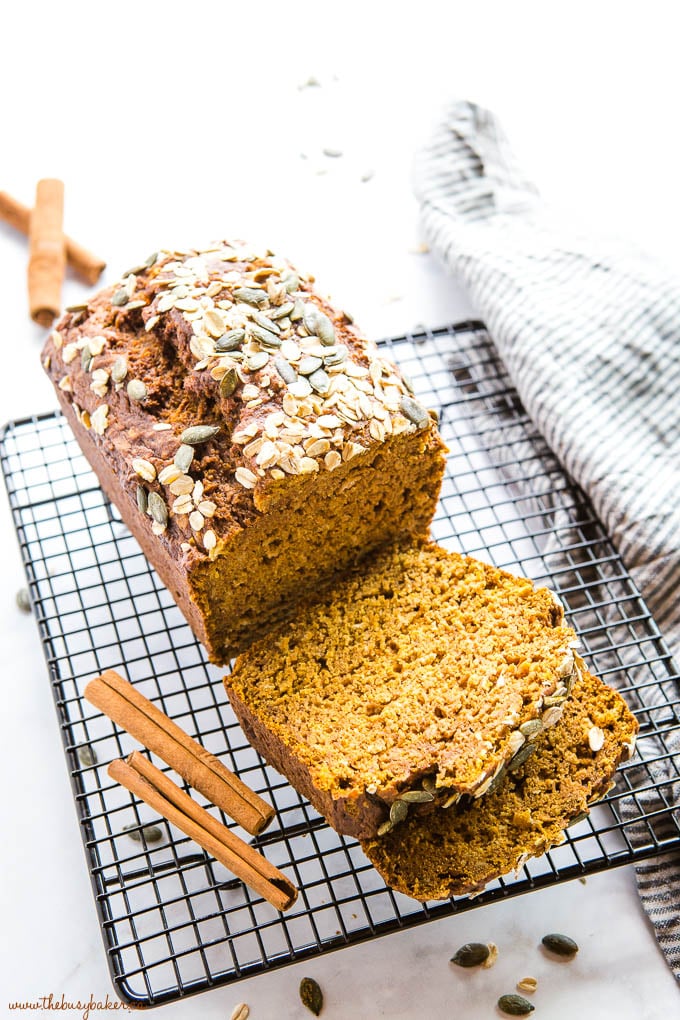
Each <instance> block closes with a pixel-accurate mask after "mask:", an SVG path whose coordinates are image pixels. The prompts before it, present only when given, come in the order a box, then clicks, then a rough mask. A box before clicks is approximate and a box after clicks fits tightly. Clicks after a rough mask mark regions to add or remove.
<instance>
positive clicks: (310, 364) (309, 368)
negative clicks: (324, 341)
mask: <svg viewBox="0 0 680 1020" xmlns="http://www.w3.org/2000/svg"><path fill="white" fill-rule="evenodd" d="M322 366H323V361H322V360H321V358H315V357H314V355H313V354H305V356H304V357H303V358H300V364H299V365H298V372H299V373H300V375H311V374H312V372H316V371H317V370H318V369H320V368H321V367H322Z"/></svg>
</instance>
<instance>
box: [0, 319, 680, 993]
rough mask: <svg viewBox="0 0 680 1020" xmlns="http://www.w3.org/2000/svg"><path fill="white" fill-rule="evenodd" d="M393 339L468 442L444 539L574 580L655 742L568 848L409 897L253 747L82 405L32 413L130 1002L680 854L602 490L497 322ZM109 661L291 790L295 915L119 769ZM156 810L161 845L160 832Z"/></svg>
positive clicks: (281, 861)
mask: <svg viewBox="0 0 680 1020" xmlns="http://www.w3.org/2000/svg"><path fill="white" fill-rule="evenodd" d="M385 346H386V347H388V348H391V351H392V354H393V356H394V357H395V359H396V360H397V361H398V362H399V364H400V365H401V367H402V369H403V370H404V371H405V372H406V373H407V375H408V376H410V378H411V380H412V382H413V385H414V388H415V390H416V392H417V394H418V395H419V397H420V398H421V399H422V400H423V401H424V402H425V403H426V404H428V405H429V406H432V407H436V408H438V410H439V413H440V420H441V428H442V433H443V435H444V438H445V440H446V442H447V444H448V446H449V448H450V453H449V457H448V472H447V476H446V480H445V482H444V486H443V489H442V497H441V501H440V505H439V511H438V514H437V517H436V520H435V522H434V528H433V531H434V536H435V538H436V539H437V540H438V541H440V542H441V543H442V544H444V545H448V546H449V547H451V548H456V549H458V550H460V551H462V552H465V553H469V554H472V555H476V556H478V557H480V558H482V559H485V560H488V561H490V562H493V563H495V564H496V565H497V566H500V567H504V568H507V569H509V570H512V571H515V572H518V573H523V574H526V575H528V576H529V577H531V578H533V579H534V580H536V581H538V582H541V583H547V584H549V585H550V586H551V587H552V588H553V589H555V590H556V591H557V592H558V593H559V595H560V598H561V599H562V601H563V603H564V604H565V608H566V610H567V615H568V618H569V620H570V622H571V623H572V625H573V626H574V627H575V629H576V630H577V632H578V634H579V636H580V638H581V642H582V646H583V648H582V651H583V654H584V657H585V659H586V662H587V663H588V665H589V667H590V669H591V670H592V671H593V672H594V673H596V674H598V675H599V676H601V677H602V678H603V679H605V680H607V681H609V682H610V683H612V684H614V685H615V686H617V687H618V688H619V689H620V690H621V691H622V692H623V694H624V696H625V697H626V698H627V699H628V701H629V703H630V705H631V707H633V708H634V709H635V711H636V712H637V715H638V718H639V720H640V726H641V734H640V739H639V742H638V755H637V756H636V757H635V758H634V759H633V760H632V761H631V762H629V763H628V764H627V765H625V766H624V767H623V768H622V769H621V770H620V772H619V776H618V779H617V784H616V787H615V788H614V789H613V790H612V791H611V792H610V794H609V795H608V797H607V799H606V801H604V802H603V804H602V805H601V806H598V807H597V808H595V809H594V810H593V812H592V813H591V815H590V817H589V818H588V819H586V820H585V821H582V822H580V823H579V824H577V825H576V826H574V827H572V828H570V829H569V830H568V832H567V833H566V839H565V842H564V843H563V844H562V845H561V846H559V847H558V848H557V849H555V850H553V851H551V852H550V853H549V854H546V855H545V856H544V857H542V858H540V859H538V860H533V861H530V862H529V863H528V864H527V865H526V866H525V867H524V868H522V869H521V871H520V872H519V873H518V874H517V875H515V876H512V875H511V876H507V877H506V878H503V879H500V880H499V881H497V882H494V883H492V884H491V885H490V886H488V887H487V889H486V891H485V892H484V893H482V894H481V895H479V896H477V897H476V898H475V899H474V900H473V899H472V898H466V897H462V898H456V899H455V900H449V901H446V902H444V903H429V904H419V903H417V902H415V901H413V900H410V899H408V898H406V897H404V896H402V895H400V894H397V893H394V892H392V891H391V890H390V889H387V888H386V887H385V885H384V884H383V882H382V881H381V879H380V878H379V876H378V874H377V872H375V871H374V870H373V868H372V867H371V866H370V864H369V863H368V861H367V860H366V858H365V857H364V855H363V853H362V852H361V849H360V848H359V846H358V844H357V843H356V842H355V841H353V840H352V839H348V838H345V837H342V836H338V835H336V833H335V832H333V831H332V830H331V829H330V828H329V827H328V826H327V825H326V824H325V822H324V821H323V819H322V818H320V817H319V816H318V815H317V814H316V813H315V812H314V810H313V809H312V808H311V807H310V806H309V804H308V803H307V802H306V801H304V800H302V799H301V798H300V797H299V796H298V794H297V793H296V792H295V791H294V790H293V789H292V788H291V787H290V786H289V785H288V784H287V783H286V782H285V781H284V780H283V779H282V778H281V776H280V775H279V774H278V773H276V772H274V771H273V770H272V769H270V768H269V767H267V766H266V765H265V764H264V763H263V762H262V761H261V759H260V758H259V757H258V756H257V755H256V754H255V752H254V751H253V750H252V749H251V748H250V747H249V745H248V743H247V742H246V740H245V739H244V737H243V734H242V733H241V730H240V729H239V727H238V725H237V724H236V721H235V719H234V716H233V714H232V712H231V710H230V708H229V705H228V703H227V700H226V697H225V695H224V693H223V687H222V683H221V672H222V671H220V670H218V669H216V668H215V667H213V666H211V665H209V664H208V663H207V662H206V659H205V655H204V653H203V650H202V648H201V647H200V645H199V644H198V643H197V642H196V640H195V639H194V637H193V635H192V633H191V631H190V630H189V628H188V626H187V625H186V623H185V622H184V619H183V617H182V616H181V614H180V612H179V610H178V609H177V607H176V606H175V604H174V602H173V601H172V599H171V597H170V595H169V594H168V592H167V591H166V590H165V588H164V587H163V585H162V584H161V583H160V581H159V580H158V578H157V577H156V575H155V573H154V572H153V570H152V569H151V568H150V567H149V565H148V563H147V562H146V560H145V558H144V556H143V555H142V553H141V551H140V549H139V547H138V545H137V543H136V542H135V540H134V539H133V538H132V537H131V536H130V534H129V532H128V531H127V529H126V528H125V526H124V525H123V524H122V523H121V521H120V518H119V516H118V514H117V512H116V510H115V509H114V508H112V507H111V506H110V505H109V504H108V502H107V500H106V499H105V497H104V496H103V495H102V492H101V490H100V488H99V486H98V484H97V481H96V478H95V477H94V475H93V474H92V473H91V471H90V469H89V467H88V465H87V463H86V462H85V460H84V459H83V457H82V455H81V454H80V452H79V449H78V447H77V445H76V443H75V441H74V439H73V438H72V435H71V433H70V430H69V427H68V426H67V424H66V423H65V421H64V419H63V418H62V417H61V416H60V415H57V414H50V415H45V416H41V417H35V418H31V419H26V420H23V421H17V422H13V423H11V424H10V425H8V426H7V427H6V429H5V431H4V436H3V438H2V442H1V444H0V455H1V458H2V467H3V472H4V475H5V479H6V483H7V489H8V493H9V500H10V505H11V509H12V512H13V515H14V521H15V525H16V530H17V535H18V538H19V543H20V546H21V552H22V555H23V560H24V564H25V568H26V572H27V576H28V581H29V586H30V594H31V599H32V603H33V607H34V611H35V614H36V617H37V620H38V624H39V627H40V634H41V637H42V641H43V645H44V649H45V654H46V657H47V663H48V666H49V675H50V682H51V686H52V691H53V695H54V699H55V703H56V707H57V713H58V717H59V724H60V727H61V731H62V736H63V741H64V747H65V750H66V758H67V764H68V769H69V772H70V775H71V781H72V785H73V793H74V798H75V804H76V810H77V813H78V818H79V822H80V826H81V830H82V835H83V840H84V844H85V848H86V854H87V859H88V862H89V870H90V876H91V881H92V889H93V893H94V898H95V904H96V909H97V913H98V915H99V920H100V924H101V930H102V934H103V939H104V944H105V947H106V952H107V956H108V961H109V966H110V970H111V974H112V977H113V981H114V984H115V987H116V989H117V991H118V993H119V994H120V996H121V997H122V998H123V999H125V1000H127V1001H129V1002H131V1003H134V1004H136V1005H155V1004H158V1003H162V1002H167V1001H169V1000H172V999H177V998H180V997H182V996H186V995H189V994H191V993H193V992H198V991H201V990H203V989H206V988H208V987H213V986H215V985H219V984H225V983H227V982H230V981H233V980H236V979H238V978H242V977H246V976H249V975H254V974H258V973H261V972H262V971H264V970H269V969H272V968H274V967H278V966H281V965H284V964H287V963H292V962H294V961H299V960H302V959H305V958H308V957H313V956H317V955H318V954H320V953H324V952H328V951H330V950H334V949H338V948H340V947H342V946H347V945H351V944H353V943H357V942H361V941H363V940H366V939H371V938H373V937H375V936H378V935H383V934H387V933H389V932H392V931H395V930H397V929H403V928H407V927H410V926H413V925H417V924H420V923H423V922H425V921H429V920H431V919H433V918H438V917H442V916H446V915H449V914H452V913H455V912H458V911H462V910H466V909H468V908H470V907H472V906H475V905H476V904H480V903H487V902H489V901H491V900H496V899H499V898H501V897H507V896H511V895H515V894H518V893H524V892H526V891H528V890H530V889H536V888H539V887H542V886H546V885H550V884H553V883H555V882H560V881H563V880H566V879H570V878H573V877H576V876H580V875H585V874H587V873H589V872H594V871H598V870H602V869H604V868H609V867H612V866H615V865H620V864H625V863H629V862H632V861H638V860H642V859H643V858H646V857H649V856H651V855H654V854H657V853H661V852H665V851H670V850H673V849H678V848H680V822H679V821H678V817H677V813H676V815H675V816H674V813H673V810H672V807H671V803H672V795H673V792H674V791H673V784H674V783H675V784H676V792H677V790H678V786H680V762H679V761H678V758H677V755H676V756H675V757H674V756H673V753H672V744H671V743H670V741H672V739H673V737H674V735H677V733H678V730H679V729H680V719H679V713H678V702H679V698H678V695H679V691H680V688H679V687H678V683H677V676H676V675H675V674H674V673H673V666H672V663H671V660H670V657H669V654H668V651H667V649H666V647H665V646H664V643H663V641H662V639H661V637H660V635H659V632H658V630H657V627H656V624H655V622H654V620H653V619H652V618H651V616H650V614H649V612H648V610H647V609H646V607H645V605H644V603H643V602H642V600H641V598H640V596H639V593H638V592H637V590H636V588H635V585H634V584H633V582H632V581H631V579H630V577H629V576H628V574H627V573H626V570H625V569H624V567H623V564H622V563H621V560H620V559H619V557H618V556H617V555H616V553H615V551H614V549H613V548H612V546H611V544H610V543H609V541H608V539H607V536H606V534H605V533H604V531H603V528H602V526H601V524H600V523H599V522H598V520H597V518H596V517H595V514H594V513H593V510H592V508H591V506H590V504H589V503H588V501H587V499H586V498H585V496H584V494H583V493H582V492H581V491H580V490H579V489H578V487H577V486H576V485H575V484H574V483H573V481H571V480H570V479H569V478H568V477H567V476H566V475H565V473H564V471H563V470H562V469H561V467H560V465H559V464H558V462H557V461H556V459H555V457H554V456H553V454H552V453H551V451H550V450H549V449H548V447H547V446H546V444H545V442H544V441H543V440H542V438H541V437H540V436H539V435H538V434H537V432H536V430H535V429H534V427H533V425H532V423H531V421H530V420H529V418H528V417H527V414H526V412H525V411H524V409H523V407H522V405H521V403H520V401H519V398H518V397H517V394H516V392H515V391H514V390H513V388H512V386H511V385H510V383H509V380H508V378H507V376H506V374H505V372H504V369H503V366H502V364H501V362H500V361H499V359H498V357H497V355H496V353H495V351H494V348H493V347H492V345H491V343H490V340H489V338H488V335H487V334H486V332H485V330H484V328H483V326H482V325H481V324H480V323H465V324H461V325H458V326H454V327H448V328H442V329H438V330H434V331H427V332H423V333H419V334H417V335H409V336H405V337H399V338H397V339H394V340H391V341H386V342H385ZM109 667H111V668H115V669H118V670H120V671H122V672H123V673H124V674H125V675H127V676H128V678H129V679H130V680H131V681H132V682H133V683H134V684H136V685H137V686H138V688H139V690H140V691H141V692H142V693H143V694H145V695H146V696H147V697H149V698H151V700H152V701H154V702H156V703H157V704H158V705H159V706H160V707H161V708H162V709H163V710H164V711H165V712H166V713H167V714H168V715H169V716H171V717H172V718H173V719H175V720H176V722H177V723H179V725H180V726H182V727H183V728H184V729H186V730H187V731H188V732H189V733H191V734H192V735H194V736H196V737H197V738H198V739H199V740H200V741H201V743H203V744H204V745H205V746H206V747H207V748H208V749H209V750H210V751H212V752H213V753H215V754H217V755H218V756H220V757H221V758H222V759H223V760H224V761H225V763H226V764H227V765H228V766H229V767H230V768H232V769H233V770H235V771H236V772H238V773H239V774H240V775H241V776H242V778H243V779H244V780H245V782H246V783H248V784H249V785H250V786H251V787H252V788H253V789H255V790H257V791H258V792H259V793H261V794H262V795H263V796H264V797H265V798H266V799H268V800H270V801H271V802H272V803H273V804H274V806H275V807H276V811H277V815H276V820H275V822H274V823H273V824H272V826H271V827H270V829H269V830H267V832H265V833H264V834H263V835H262V836H261V837H260V838H258V839H257V840H256V841H255V842H256V844H257V846H258V847H259V848H260V849H261V850H262V851H263V852H264V853H265V854H266V856H267V857H268V858H269V859H270V860H271V861H272V862H273V863H274V864H276V865H277V866H278V867H279V868H282V869H283V870H284V871H285V872H286V874H288V875H289V876H290V878H291V879H292V880H293V881H294V882H295V883H296V885H297V886H298V887H299V889H300V895H299V898H298V901H297V903H296V904H295V906H294V907H293V908H292V909H291V910H290V911H288V912H287V913H286V914H280V913H278V912H277V911H276V910H275V909H274V908H273V907H271V906H270V905H269V904H268V903H266V902H264V901H263V900H261V899H260V898H258V897H257V896H256V895H255V894H253V893H251V892H250V891H249V890H248V889H247V888H245V887H244V886H243V885H242V884H241V883H240V882H238V881H236V880H234V879H233V878H232V877H231V876H230V875H229V874H228V872H227V871H226V870H225V869H224V868H222V866H221V865H219V864H217V863H216V862H215V861H214V860H212V859H211V858H210V857H208V856H207V855H206V854H204V853H203V852H202V851H201V850H200V848H198V847H197V846H196V845H195V844H194V843H192V842H191V841H190V840H189V839H187V838H186V837H185V836H183V835H182V833H180V832H179V831H178V830H176V829H174V828H173V827H172V826H171V825H169V824H167V823H165V822H164V821H159V820H158V819H156V818H154V817H153V816H152V814H151V812H150V810H149V809H148V808H147V807H146V806H145V805H144V804H142V803H140V802H137V801H135V800H134V798H132V797H131V795H130V794H128V793H127V791H126V790H124V789H123V788H121V787H119V786H117V785H116V784H114V783H112V782H111V780H109V778H108V776H107V773H106V766H107V764H108V763H109V762H110V761H111V760H112V759H113V758H117V757H120V756H125V755H127V754H128V753H130V751H132V750H133V749H134V747H135V746H136V745H135V743H134V741H132V740H131V739H130V738H129V737H128V736H127V735H126V734H124V733H121V732H120V731H119V730H118V729H117V728H116V727H115V726H114V725H113V724H112V723H110V722H109V720H107V719H106V718H104V717H103V716H102V715H100V714H99V713H98V712H96V711H95V710H94V709H93V708H92V707H91V706H90V705H89V704H88V703H87V702H85V701H84V699H83V696H82V693H83V689H84V687H85V684H86V683H87V681H88V680H89V679H90V678H91V677H92V676H94V675H95V674H97V673H99V672H101V671H102V670H104V669H106V668H109ZM158 764H162V763H160V762H159V763H158ZM192 796H196V797H197V799H198V800H199V802H200V803H204V802H203V801H202V799H201V798H200V796H198V795H197V794H195V793H193V792H192ZM677 800H678V798H677V797H676V803H677ZM222 821H224V822H226V823H227V824H229V819H226V818H224V817H222ZM150 822H155V823H156V824H157V825H158V826H159V828H160V832H161V836H162V838H161V839H160V841H158V842H153V843H152V842H146V840H145V836H144V832H145V827H146V826H147V825H148V823H150ZM232 824H233V823H232ZM239 834H240V835H242V836H244V837H246V834H245V833H242V832H240V833H239ZM135 836H136V837H137V839H134V838H133V837H135ZM246 838H247V837H246Z"/></svg>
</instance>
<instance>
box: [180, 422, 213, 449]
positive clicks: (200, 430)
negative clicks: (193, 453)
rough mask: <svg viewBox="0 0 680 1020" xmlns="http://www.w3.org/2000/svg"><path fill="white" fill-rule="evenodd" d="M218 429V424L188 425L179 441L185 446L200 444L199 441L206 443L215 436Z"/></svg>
mask: <svg viewBox="0 0 680 1020" xmlns="http://www.w3.org/2000/svg"><path fill="white" fill-rule="evenodd" d="M219 431H220V427H219V425H190V426H189V428H188V429H185V430H184V432H183V433H182V435H181V436H180V437H179V441H180V443H182V444H184V445H186V446H200V444H201V443H207V442H208V440H209V439H212V438H213V436H216V435H217V433H218V432H219Z"/></svg>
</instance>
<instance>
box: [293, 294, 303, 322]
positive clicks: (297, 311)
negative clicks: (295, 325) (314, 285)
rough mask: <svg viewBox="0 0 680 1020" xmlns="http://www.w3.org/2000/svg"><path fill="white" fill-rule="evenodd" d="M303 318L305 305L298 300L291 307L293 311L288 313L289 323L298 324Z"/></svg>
mask: <svg viewBox="0 0 680 1020" xmlns="http://www.w3.org/2000/svg"><path fill="white" fill-rule="evenodd" d="M304 316H305V303H304V301H301V300H300V299H299V298H298V300H297V301H296V302H295V304H294V305H293V311H292V312H291V313H290V321H291V322H299V321H300V319H303V318H304Z"/></svg>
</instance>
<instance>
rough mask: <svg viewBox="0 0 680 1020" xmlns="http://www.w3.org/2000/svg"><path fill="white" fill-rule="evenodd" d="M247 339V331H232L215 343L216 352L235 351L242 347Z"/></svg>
mask: <svg viewBox="0 0 680 1020" xmlns="http://www.w3.org/2000/svg"><path fill="white" fill-rule="evenodd" d="M245 338H246V331H245V329H230V330H229V332H228V333H224V334H223V336H221V337H220V338H219V340H216V341H215V350H216V351H220V352H222V351H235V350H236V348H237V347H240V346H241V344H242V343H243V341H244V340H245Z"/></svg>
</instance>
